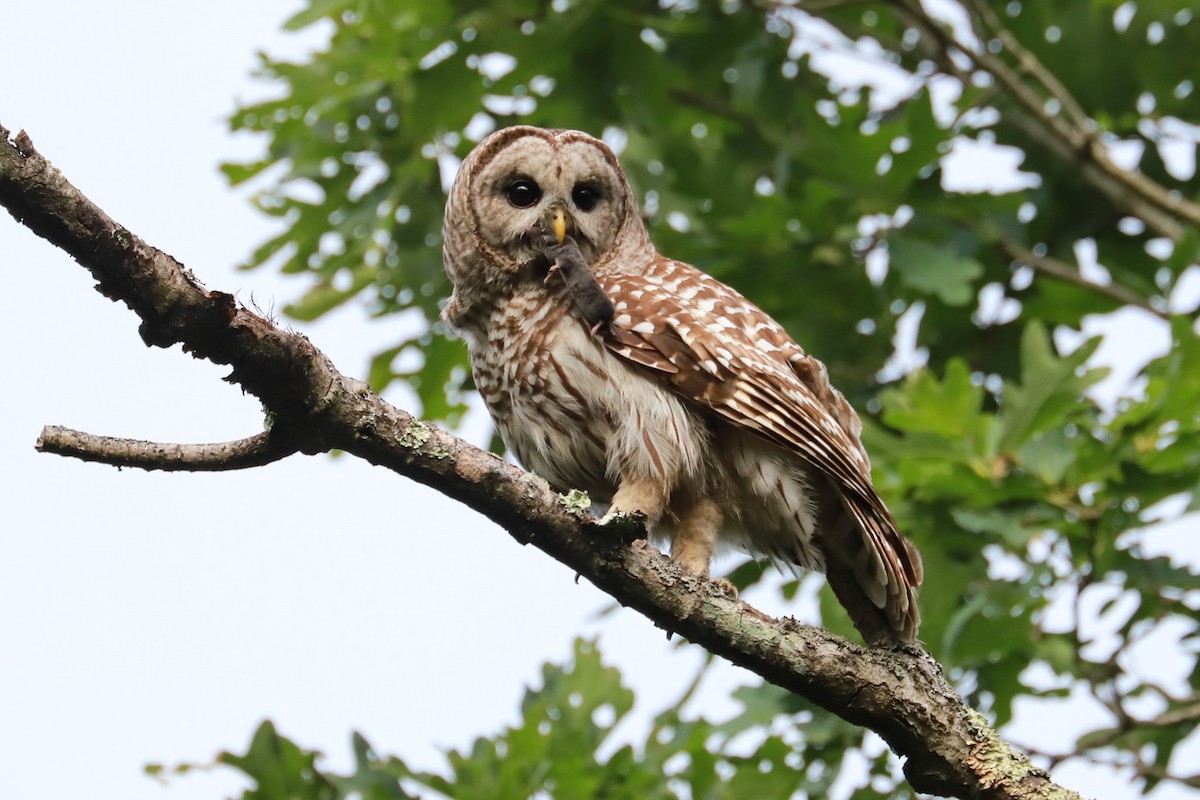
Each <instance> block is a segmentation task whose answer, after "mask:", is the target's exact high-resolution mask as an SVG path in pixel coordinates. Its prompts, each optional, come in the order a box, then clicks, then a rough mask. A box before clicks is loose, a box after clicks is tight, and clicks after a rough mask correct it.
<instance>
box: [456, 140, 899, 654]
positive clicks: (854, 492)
mask: <svg viewBox="0 0 1200 800" xmlns="http://www.w3.org/2000/svg"><path fill="white" fill-rule="evenodd" d="M555 211H557V212H560V216H561V212H564V211H565V213H566V216H567V218H568V221H569V229H570V233H571V235H572V236H573V237H574V239H575V241H576V242H577V243H578V246H579V252H580V253H581V254H582V257H583V259H584V260H585V261H586V262H587V263H588V264H590V265H591V269H592V272H593V274H594V276H595V279H596V281H597V282H598V283H599V285H600V287H601V288H602V289H603V290H604V293H605V294H606V295H607V296H608V297H609V298H610V299H611V300H612V302H613V310H614V318H613V320H612V323H611V324H610V325H607V326H603V327H601V328H600V329H599V330H598V334H597V335H593V332H592V330H591V326H590V325H589V324H588V323H587V322H585V320H584V319H583V318H582V315H581V313H580V312H579V310H578V309H576V308H575V307H573V305H572V298H571V296H570V295H569V292H568V291H567V288H566V286H565V284H564V283H563V282H555V281H547V280H545V272H546V264H545V262H544V259H542V261H541V262H540V267H539V257H540V252H539V251H538V249H537V247H536V245H535V241H534V240H535V239H536V238H537V237H531V236H529V235H528V232H529V231H530V230H531V229H535V228H537V227H538V226H541V229H542V230H548V229H549V228H548V227H546V224H545V223H546V220H547V218H548V215H549V214H550V213H552V212H555ZM445 265H446V272H447V274H448V275H449V276H450V278H451V280H452V281H453V283H454V293H453V295H452V297H451V298H450V301H449V303H448V304H447V306H446V309H445V312H444V316H445V318H446V320H447V321H448V322H449V323H450V324H451V325H452V326H453V327H454V328H455V329H456V330H458V331H459V332H460V333H461V334H462V335H463V337H464V338H465V339H466V340H467V343H468V346H469V348H470V353H471V363H472V368H473V370H474V374H475V381H476V384H477V386H478V387H479V390H480V392H481V394H482V395H483V398H484V401H485V402H486V404H487V407H488V410H489V411H490V412H491V414H492V417H493V419H494V420H495V423H496V426H497V428H498V430H499V431H500V434H501V436H502V437H503V438H504V441H505V443H506V444H507V445H508V446H509V448H510V449H511V450H512V452H513V453H514V455H515V456H516V457H517V459H518V460H519V461H520V462H521V463H522V464H524V465H525V466H526V467H527V468H529V469H531V470H533V471H534V472H536V473H538V474H540V475H542V476H543V477H545V478H546V479H547V480H548V481H550V482H551V483H552V484H553V485H554V486H556V487H557V488H559V489H560V490H562V491H565V490H567V489H571V488H579V489H584V490H586V491H588V492H589V494H590V495H591V496H592V497H593V498H594V499H596V500H599V501H601V502H607V503H611V506H612V509H613V511H614V512H633V511H640V512H642V513H644V514H645V515H646V516H647V519H648V525H649V526H650V527H651V528H652V530H653V532H654V533H655V534H658V535H662V536H664V537H666V538H668V539H670V541H671V549H672V555H673V556H674V557H675V558H677V559H678V560H680V561H681V562H682V563H683V565H684V566H685V567H687V568H689V569H692V570H695V571H698V572H702V573H705V574H706V573H707V571H708V567H709V561H710V559H711V557H712V554H713V549H714V547H715V546H717V545H718V544H719V543H728V544H734V545H740V546H742V547H745V548H746V549H748V550H750V551H751V552H754V553H758V554H762V555H766V556H768V557H770V558H772V559H774V560H776V561H778V562H782V563H785V564H792V565H797V566H800V567H803V568H805V569H812V570H816V571H821V572H825V573H826V574H827V575H828V576H829V580H830V584H831V585H832V587H833V589H834V591H835V593H836V594H837V596H838V598H839V600H840V601H841V602H842V604H843V605H844V606H846V608H847V610H848V611H849V613H850V616H851V619H852V620H853V621H854V623H855V625H856V626H857V627H858V628H859V630H860V631H861V632H862V634H863V636H864V637H865V638H866V639H867V641H868V642H871V643H877V642H889V641H896V640H900V641H911V640H913V639H914V638H915V636H916V631H917V626H918V624H919V622H920V614H919V612H918V610H917V605H916V588H917V586H918V585H919V584H920V583H921V580H922V572H921V562H920V558H919V556H918V555H917V553H916V551H915V549H913V548H912V546H911V545H910V544H909V543H908V542H907V541H906V540H905V539H904V537H903V536H902V535H901V534H900V533H899V531H898V530H897V528H896V524H895V522H894V520H893V519H892V516H891V514H890V513H889V512H888V510H887V508H886V506H885V505H884V504H883V501H882V500H881V499H880V498H879V496H878V494H877V493H876V492H875V489H874V487H873V486H872V484H871V477H870V465H869V462H868V460H867V455H866V453H865V451H864V450H863V447H862V444H861V442H860V440H859V435H860V433H861V423H860V422H859V419H858V416H857V415H856V414H855V412H854V410H853V409H852V408H851V407H850V405H849V404H848V403H847V402H846V400H845V398H843V397H842V395H841V394H840V393H839V392H838V391H837V390H836V389H834V388H833V387H832V386H831V385H830V383H829V380H828V376H827V375H826V371H825V367H824V365H822V364H821V363H820V362H819V361H817V360H816V359H813V358H812V357H810V356H808V355H806V354H805V353H804V351H803V350H802V349H801V348H800V346H799V345H798V344H796V343H795V342H794V341H793V340H792V339H791V337H790V336H788V335H787V333H786V332H785V331H784V330H783V328H782V327H780V326H779V325H778V324H777V323H776V322H775V321H774V320H773V319H771V318H770V317H769V316H768V315H767V314H765V313H764V312H763V311H761V310H760V309H759V308H757V307H756V306H755V305H753V304H752V303H751V302H750V301H748V300H746V299H745V298H744V297H742V296H741V295H740V294H738V293H737V292H736V291H734V290H733V289H731V288H729V287H728V286H726V285H724V284H722V283H721V282H719V281H717V280H715V279H714V278H712V277H710V276H708V275H706V274H705V273H703V272H700V271H699V270H697V269H695V268H694V267H692V266H690V265H688V264H684V263H681V262H678V261H672V260H670V259H667V258H664V257H662V256H660V255H659V254H658V253H657V252H656V251H655V249H654V246H653V245H652V244H651V242H650V240H649V237H648V235H647V233H646V229H645V227H644V225H643V224H642V221H641V217H640V216H639V214H638V209H637V202H636V199H635V197H634V195H633V191H632V189H631V188H630V186H629V184H628V181H626V179H625V176H624V174H623V172H622V171H621V168H620V165H619V164H618V163H617V160H616V157H615V156H614V155H613V154H612V152H611V150H609V148H608V147H607V146H606V145H605V144H604V143H603V142H601V141H600V140H598V139H595V138H593V137H591V136H589V135H587V134H584V133H580V132H577V131H546V130H541V129H538V128H530V127H524V126H521V127H514V128H506V129H504V130H501V131H498V132H496V133H494V134H492V135H491V136H489V137H488V138H487V139H485V140H484V141H483V142H481V143H480V144H479V146H478V147H476V148H475V150H474V151H472V153H471V155H470V156H469V157H468V158H467V159H466V160H465V161H464V162H463V165H462V168H461V170H460V172H459V175H458V177H457V179H456V180H455V183H454V186H453V188H452V190H451V194H450V199H449V201H448V203H447V208H446V221H445Z"/></svg>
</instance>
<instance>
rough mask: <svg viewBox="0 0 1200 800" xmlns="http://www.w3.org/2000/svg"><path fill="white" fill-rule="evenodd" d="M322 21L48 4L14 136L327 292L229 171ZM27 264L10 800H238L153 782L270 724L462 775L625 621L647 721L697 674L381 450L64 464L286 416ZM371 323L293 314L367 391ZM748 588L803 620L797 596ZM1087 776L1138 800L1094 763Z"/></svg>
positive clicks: (269, 7) (186, 250) (52, 256)
mask: <svg viewBox="0 0 1200 800" xmlns="http://www.w3.org/2000/svg"><path fill="white" fill-rule="evenodd" d="M296 7H297V4H296V3H295V2H292V0H260V2H256V3H245V2H234V1H233V0H217V1H216V2H209V3H201V4H194V3H193V4H182V3H161V2H151V1H150V0H140V1H138V0H116V1H115V2H110V3H103V4H99V3H97V4H87V3H78V2H64V0H43V2H41V3H39V4H38V5H37V10H36V12H35V13H36V17H37V18H38V19H39V20H41V21H42V22H40V23H39V24H38V25H37V27H36V28H34V29H29V30H27V32H25V33H18V34H17V35H13V31H12V30H10V31H9V32H8V34H7V35H6V41H5V45H4V50H5V52H4V55H5V58H4V64H5V73H6V75H5V78H4V80H3V81H2V82H0V122H2V123H3V124H4V125H5V126H7V127H8V128H10V129H12V130H13V131H14V132H15V131H16V130H19V129H21V128H24V129H25V130H26V131H28V133H29V134H30V136H31V137H32V138H33V141H34V144H35V145H36V146H37V147H38V149H39V150H40V151H41V152H42V153H43V155H45V156H46V157H48V158H49V159H50V160H51V161H53V162H54V163H55V165H56V166H57V167H58V168H59V169H61V170H62V171H63V172H64V173H65V174H66V176H67V177H68V178H69V179H70V180H71V181H72V182H73V183H75V185H76V186H78V187H80V188H81V189H82V190H83V191H84V192H85V193H86V194H87V195H88V196H89V197H90V198H91V199H92V200H93V201H95V202H96V203H98V204H99V205H100V206H101V207H102V208H104V209H105V210H106V211H107V212H108V213H109V214H110V215H112V216H113V217H114V218H115V219H116V220H117V221H118V222H120V223H121V224H123V225H125V226H126V227H128V228H129V229H130V230H132V231H134V232H136V233H137V234H138V235H140V236H141V237H143V238H144V239H146V240H147V241H148V242H150V243H151V244H154V245H156V246H158V247H160V248H162V249H164V250H166V251H167V252H169V253H171V254H173V255H174V256H176V257H177V258H179V259H180V260H181V261H183V262H184V263H186V265H187V266H188V267H189V268H190V269H192V270H193V271H194V272H195V273H196V275H197V276H198V277H199V278H200V279H201V280H202V281H203V282H204V283H205V284H206V285H208V286H209V287H210V288H214V289H221V290H225V291H233V292H236V293H237V294H238V295H239V296H240V297H241V298H242V299H243V300H249V299H250V298H251V297H252V298H253V299H254V300H255V301H256V302H257V303H258V304H259V305H260V306H262V307H267V308H269V307H270V306H271V305H272V304H275V305H282V303H283V302H285V301H286V300H287V299H290V298H293V297H295V296H296V294H297V293H298V292H299V290H300V288H301V287H300V285H299V284H298V283H296V282H294V281H293V282H287V281H284V280H283V279H282V278H280V277H279V276H278V275H275V274H270V273H265V272H252V273H244V272H237V271H235V270H234V269H233V267H234V265H236V264H237V263H238V262H239V261H240V260H242V259H243V258H244V257H245V256H246V254H247V253H248V252H250V250H251V249H252V248H253V247H254V246H255V245H256V244H258V243H260V242H261V241H262V240H263V239H264V238H265V237H266V236H267V235H268V234H269V233H270V232H271V228H270V226H269V224H268V222H267V220H265V219H264V218H263V217H262V215H260V214H258V213H257V212H255V211H254V210H253V209H252V208H251V207H250V206H249V205H248V203H247V202H246V199H245V197H244V195H239V194H237V193H234V192H231V191H230V190H229V189H228V188H227V186H226V184H225V182H224V180H223V179H222V178H221V177H220V175H219V174H218V172H217V165H218V164H219V163H220V162H221V161H222V160H227V159H236V158H245V157H249V156H252V155H254V154H256V153H257V152H258V145H257V144H256V143H255V142H254V141H253V140H252V139H249V138H243V139H238V138H235V137H233V136H231V135H230V134H229V133H228V131H227V126H226V125H225V123H224V116H225V115H227V114H228V113H229V112H230V111H231V110H232V109H233V108H234V104H235V102H236V101H237V100H238V99H248V98H253V97H256V96H259V95H260V94H261V93H262V92H263V88H262V87H261V86H256V85H255V84H254V83H253V81H252V80H251V79H250V78H249V74H250V71H251V69H252V67H253V65H254V63H255V59H254V53H255V51H256V50H259V49H265V50H268V51H270V52H275V53H289V52H291V53H297V52H300V51H302V50H303V48H304V47H307V46H310V45H311V44H312V42H313V41H314V39H313V38H312V37H309V38H308V39H304V38H300V39H297V37H290V38H284V37H283V35H282V34H281V33H279V25H280V23H281V22H282V21H283V20H284V19H285V18H286V17H287V16H288V15H289V14H290V13H291V12H292V11H294V9H295V8H296ZM0 267H2V268H3V275H4V280H5V291H4V292H3V293H0V315H2V318H3V320H4V331H5V336H6V341H7V345H6V346H5V347H3V348H0V369H2V370H3V374H4V375H6V376H7V378H6V386H5V389H6V391H5V392H4V400H3V403H4V405H3V414H0V476H2V478H3V480H2V481H0V503H2V506H0V507H2V508H3V510H4V515H3V517H4V522H3V524H2V525H0V548H2V552H3V557H2V558H0V642H2V643H3V653H4V655H3V658H2V659H0V687H3V688H0V786H2V787H3V790H4V795H5V796H6V797H14V798H40V797H87V798H93V799H94V800H104V799H105V798H113V799H114V800H115V799H116V798H121V800H139V799H140V798H154V800H191V799H192V798H195V799H196V800H199V798H216V797H223V796H227V795H231V794H234V793H235V792H236V791H238V787H239V786H240V784H239V783H238V781H236V780H235V779H234V777H233V773H232V772H231V771H229V770H219V771H215V772H211V773H206V774H201V775H194V776H189V777H187V778H183V779H178V780H174V781H172V785H171V786H170V787H169V788H167V789H163V788H162V787H160V786H159V785H157V784H156V783H155V782H154V781H153V780H151V779H149V778H147V777H145V776H144V775H143V774H142V767H143V765H144V764H146V763H148V762H164V763H167V764H174V763H177V762H180V761H197V762H203V761H208V760H210V759H211V758H212V756H213V755H214V754H215V753H217V752H218V751H219V750H221V749H224V748H229V749H242V748H244V746H245V744H246V742H247V741H248V737H249V736H250V734H251V732H252V731H253V729H254V728H255V726H256V725H257V724H258V722H259V721H261V720H262V719H263V718H271V719H273V720H274V721H275V722H276V724H277V726H278V727H279V729H280V730H281V732H283V733H284V734H286V735H288V736H290V737H292V738H294V739H296V740H298V741H299V742H300V743H301V744H302V745H304V746H308V747H315V748H319V749H321V750H323V751H325V752H326V753H328V754H329V756H330V763H331V764H332V765H333V766H335V767H336V766H344V765H346V764H347V763H348V761H349V748H348V738H349V733H350V731H352V730H355V729H357V730H360V731H362V732H363V733H364V734H365V735H366V736H367V737H368V738H369V739H370V740H371V741H372V742H373V743H374V744H375V745H376V747H377V749H378V750H380V751H381V752H394V753H397V754H399V755H401V756H403V757H405V758H406V759H408V760H409V761H410V763H414V764H416V765H418V766H425V767H437V766H438V765H439V764H440V756H439V755H438V753H439V752H440V750H441V749H443V748H445V747H450V746H460V747H461V746H466V745H468V744H469V742H470V740H471V739H472V738H473V737H474V736H475V735H478V734H481V733H490V732H494V731H496V730H498V729H499V728H500V727H501V726H502V725H504V724H507V723H511V722H513V721H515V719H516V711H517V703H518V700H519V698H520V696H521V692H522V688H523V685H525V684H529V683H531V682H533V681H535V680H536V678H537V676H538V674H539V669H540V665H541V663H542V662H544V661H546V660H555V661H561V660H563V659H565V658H566V657H567V656H568V655H569V653H570V652H571V647H572V641H573V638H574V637H575V636H576V635H579V634H581V633H582V634H585V635H600V637H601V647H602V649H603V650H604V652H605V653H606V654H607V655H608V657H609V660H610V661H615V662H617V663H618V664H619V665H620V666H621V667H622V668H623V670H624V671H625V673H626V678H627V680H628V682H629V683H630V684H631V685H632V686H633V687H634V688H635V689H636V690H637V692H638V699H639V703H641V704H642V705H641V707H642V708H643V709H644V710H645V711H646V712H647V713H649V712H653V711H655V710H657V709H658V708H661V707H662V706H663V705H665V704H666V703H668V702H669V701H670V700H672V699H674V697H675V696H676V695H677V694H678V693H679V692H680V691H682V688H683V686H684V685H685V684H686V683H687V681H688V680H689V679H690V678H691V676H692V674H693V673H694V670H695V669H696V668H697V667H698V665H699V663H700V652H699V651H698V650H697V649H696V648H692V647H684V648H680V647H678V646H676V645H671V644H668V643H667V642H666V640H665V637H664V636H663V634H662V632H661V631H659V630H657V629H656V628H654V627H653V625H651V624H650V623H649V622H647V621H646V620H645V619H643V618H641V617H639V616H637V615H636V614H633V613H632V612H628V611H624V610H622V611H619V612H616V613H615V614H611V615H608V616H606V617H605V618H604V619H603V620H597V619H596V615H597V613H598V612H599V611H600V610H602V609H604V608H607V607H608V605H609V603H608V602H607V601H606V598H605V597H604V596H603V595H601V594H600V593H599V592H597V591H596V590H594V589H593V588H591V587H590V586H588V585H587V584H586V582H581V583H580V584H578V585H576V583H575V582H574V576H573V575H572V574H571V573H570V571H569V570H567V569H566V568H564V567H562V566H560V565H558V564H556V563H554V562H552V561H551V560H550V559H549V558H548V557H546V556H544V555H542V554H541V553H540V552H538V551H536V550H533V549H532V548H522V547H519V546H517V545H516V544H515V543H514V542H513V541H512V540H511V539H509V538H508V537H507V535H505V534H504V533H502V532H501V531H499V530H498V529H497V528H496V527H495V526H493V525H491V524H490V523H487V522H485V521H483V520H481V519H480V518H479V517H478V516H476V515H475V514H473V513H471V512H469V511H467V510H466V509H464V508H462V507H460V506H458V505H456V504H455V503H453V502H451V501H449V500H447V499H445V498H443V497H441V496H440V495H438V494H437V493H435V492H433V491H432V490H429V489H425V488H423V487H420V486H417V485H415V484H413V483H411V482H409V481H406V480H404V479H401V478H398V477H397V476H395V475H393V474H391V473H388V472H385V471H383V470H379V469H374V468H371V467H369V466H368V465H366V464H364V463H363V462H361V461H358V460H356V459H352V458H340V459H336V460H335V459H331V458H329V457H316V458H306V457H299V456H297V457H293V458H291V459H288V460H287V461H284V462H282V463H279V464H275V465H272V466H269V467H266V468H263V469H257V470H249V471H245V472H238V473H231V474H221V475H207V474H201V475H194V474H175V475H165V474H146V473H141V472H138V471H134V470H126V471H121V472H118V471H117V470H114V469H111V468H108V467H104V466H99V465H95V464H84V463H82V462H78V461H74V460H69V459H64V458H59V457H55V456H49V455H39V454H37V453H35V452H34V450H33V444H34V442H35V440H36V438H37V435H38V432H39V430H40V429H41V427H42V426H43V425H45V424H62V425H67V426H71V427H75V428H80V429H83V430H87V431H90V432H93V433H101V434H110V435H118V436H131V437H136V438H145V439H153V440H161V441H182V442H204V441H223V440H227V439H236V438H241V437H244V436H247V435H250V434H253V433H255V432H257V431H259V430H261V425H262V414H261V410H260V409H259V408H258V406H257V403H256V402H255V401H254V400H253V399H252V398H248V397H245V396H243V395H242V394H241V392H240V391H239V390H238V389H236V388H235V387H231V386H230V385H228V384H226V383H224V382H223V381H221V380H220V378H221V377H222V375H223V374H224V372H225V371H224V370H222V369H221V368H218V367H214V366H212V365H210V364H207V363H204V362H199V361H196V360H194V359H192V358H190V357H188V356H186V355H183V354H182V353H181V352H180V351H179V349H178V348H174V349H172V350H169V351H164V350H150V349H147V348H146V347H145V346H143V345H142V343H141V341H140V340H139V338H138V336H137V324H138V321H137V319H136V318H135V317H134V315H133V314H132V313H131V312H129V311H128V310H126V309H125V308H124V307H123V306H119V305H116V304H114V303H111V302H109V301H108V300H106V299H104V298H103V297H101V296H100V295H98V294H97V293H96V292H95V291H94V290H93V289H92V280H91V278H90V276H89V275H88V274H87V273H86V272H85V271H84V270H83V269H82V268H80V267H79V266H78V265H76V264H74V263H73V262H72V261H71V260H70V258H69V257H67V256H66V255H64V254H63V253H62V252H61V251H58V250H57V249H55V248H54V247H52V246H50V245H49V244H47V243H45V242H43V241H41V240H40V239H37V238H36V237H35V236H34V235H33V234H31V233H30V232H29V231H27V230H26V229H24V228H21V227H19V226H17V225H16V224H14V223H13V222H12V220H11V219H10V218H9V217H8V216H7V215H6V214H5V215H2V216H0ZM364 317H365V315H364V314H363V313H362V309H361V308H360V307H351V308H349V309H346V310H345V311H343V312H339V313H338V314H336V315H335V316H334V317H332V318H331V319H329V320H325V321H322V322H321V323H319V324H315V325H299V324H294V323H293V324H294V326H295V327H296V328H297V329H299V330H301V331H303V332H304V333H306V334H308V335H309V336H310V337H311V338H312V339H313V341H314V342H315V343H316V344H317V346H318V347H320V348H322V349H323V350H324V351H325V352H327V353H328V354H330V355H331V356H332V357H333V359H334V361H335V363H336V364H337V365H338V366H339V367H340V368H341V369H342V371H343V372H346V373H348V374H352V375H353V374H357V375H362V374H365V372H366V364H367V359H368V357H369V355H370V354H371V353H372V352H374V350H376V349H378V347H379V346H380V345H382V344H384V343H390V342H392V341H394V340H395V339H396V338H397V331H398V328H397V325H398V323H397V321H396V320H384V321H378V322H373V323H372V322H368V321H366V320H365V319H364ZM392 399H393V400H394V401H397V402H401V403H403V401H404V400H405V398H404V396H403V394H402V393H398V394H396V395H395V396H393V397H392ZM748 599H750V600H751V602H754V603H756V604H759V605H761V606H762V607H763V608H764V610H766V611H768V612H769V613H775V614H782V613H795V612H796V610H797V609H796V608H795V607H789V606H785V605H784V604H783V603H782V602H781V601H780V600H779V598H778V595H777V593H773V592H769V591H762V592H753V593H751V594H750V595H749V597H748ZM744 680H747V676H746V674H745V673H742V672H740V671H739V670H737V669H735V668H732V667H730V668H726V669H723V670H720V671H719V672H718V673H717V674H716V675H714V677H713V680H712V681H710V683H709V684H708V689H707V691H705V692H702V693H701V695H700V697H699V700H698V703H697V704H696V706H695V707H697V708H699V709H701V710H703V711H704V712H705V713H706V714H708V715H710V716H713V717H717V718H720V717H721V716H723V715H725V714H727V713H729V712H730V711H731V710H732V707H731V706H730V705H729V703H728V701H727V700H725V699H724V698H725V696H726V693H727V691H728V688H729V687H730V686H732V685H736V684H737V683H740V682H742V681H744ZM1078 713H1080V714H1084V713H1086V712H1085V711H1079V712H1078ZM1084 721H1085V720H1084V719H1083V718H1082V717H1081V718H1080V719H1079V720H1078V724H1083V722H1084ZM1034 727H1037V725H1036V724H1035V725H1034ZM1070 730H1071V728H1070V725H1068V724H1060V725H1058V726H1057V727H1056V729H1055V730H1054V731H1050V732H1048V734H1047V735H1048V737H1049V738H1048V739H1047V740H1046V742H1045V743H1046V746H1047V747H1048V748H1049V749H1062V748H1063V747H1066V746H1069V744H1070V741H1071V739H1070ZM1061 778H1062V779H1063V780H1070V781H1071V783H1072V785H1073V787H1074V788H1078V789H1081V790H1084V791H1085V792H1088V791H1089V786H1090V787H1091V788H1090V791H1091V793H1095V794H1103V795H1104V796H1105V797H1109V798H1120V797H1132V796H1133V794H1132V793H1131V792H1129V791H1128V790H1124V787H1122V786H1120V785H1114V784H1113V783H1112V781H1111V779H1106V778H1105V777H1104V776H1102V775H1098V774H1095V773H1089V772H1087V771H1086V770H1073V771H1070V772H1068V773H1064V774H1063V775H1062V776H1061ZM1159 796H1160V797H1163V798H1166V797H1171V796H1176V797H1182V796H1184V795H1182V794H1179V793H1174V790H1172V792H1163V793H1160V795H1159Z"/></svg>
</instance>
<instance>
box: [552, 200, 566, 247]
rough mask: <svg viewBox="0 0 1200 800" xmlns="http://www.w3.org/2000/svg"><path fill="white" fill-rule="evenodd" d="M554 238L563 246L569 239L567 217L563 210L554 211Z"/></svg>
mask: <svg viewBox="0 0 1200 800" xmlns="http://www.w3.org/2000/svg"><path fill="white" fill-rule="evenodd" d="M554 237H555V238H556V239H558V243H559V244H562V243H563V239H565V238H567V215H566V214H565V213H563V210H562V209H561V208H556V209H554Z"/></svg>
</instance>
